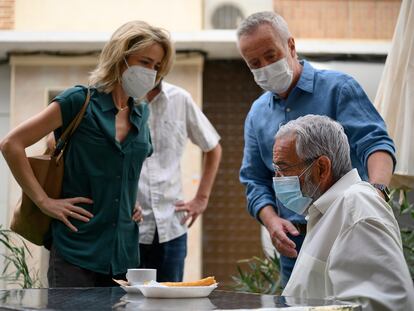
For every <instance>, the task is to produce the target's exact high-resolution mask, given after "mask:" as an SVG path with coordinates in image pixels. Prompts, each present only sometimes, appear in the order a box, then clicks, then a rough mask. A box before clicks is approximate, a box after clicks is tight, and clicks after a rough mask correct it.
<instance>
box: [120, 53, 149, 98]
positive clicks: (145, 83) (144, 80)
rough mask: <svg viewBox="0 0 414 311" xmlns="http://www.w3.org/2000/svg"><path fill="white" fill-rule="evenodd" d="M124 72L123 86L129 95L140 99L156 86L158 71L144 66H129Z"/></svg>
mask: <svg viewBox="0 0 414 311" xmlns="http://www.w3.org/2000/svg"><path fill="white" fill-rule="evenodd" d="M124 61H125V64H126V65H127V67H128V68H127V69H126V70H125V71H124V73H123V74H122V88H123V89H124V91H125V93H127V95H128V96H130V97H132V98H134V99H135V100H140V99H143V98H144V97H145V95H147V93H148V92H149V91H151V90H152V89H153V88H154V85H155V78H156V76H157V72H156V71H155V70H152V69H148V68H145V67H142V66H136V65H134V66H129V65H128V63H127V61H126V60H125V58H124Z"/></svg>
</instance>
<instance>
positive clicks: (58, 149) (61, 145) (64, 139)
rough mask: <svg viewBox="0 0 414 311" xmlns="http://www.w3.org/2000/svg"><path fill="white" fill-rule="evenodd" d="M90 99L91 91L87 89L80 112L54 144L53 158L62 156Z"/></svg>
mask: <svg viewBox="0 0 414 311" xmlns="http://www.w3.org/2000/svg"><path fill="white" fill-rule="evenodd" d="M90 98H91V90H90V89H89V87H88V90H87V94H86V98H85V102H84V103H83V106H82V108H81V110H80V111H79V112H78V114H77V115H76V117H75V118H74V119H73V120H72V122H70V124H69V125H68V127H67V128H66V129H65V131H64V132H63V133H62V135H61V136H60V137H59V139H58V141H57V142H56V146H55V150H53V152H52V154H53V156H55V157H59V158H60V157H61V156H62V155H63V152H64V151H65V148H66V145H67V143H68V142H69V139H70V137H71V136H72V135H73V133H74V132H75V130H76V129H77V127H78V126H79V124H80V123H81V121H82V118H83V115H84V114H85V111H86V108H87V107H88V104H89V100H90Z"/></svg>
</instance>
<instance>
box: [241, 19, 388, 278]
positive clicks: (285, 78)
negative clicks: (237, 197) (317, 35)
mask: <svg viewBox="0 0 414 311" xmlns="http://www.w3.org/2000/svg"><path fill="white" fill-rule="evenodd" d="M237 38H238V47H239V50H240V54H241V55H242V57H243V59H244V60H245V62H246V64H247V65H248V66H249V68H250V69H251V71H252V73H253V76H254V79H255V81H256V83H257V84H258V85H259V86H260V87H262V88H263V89H264V90H265V91H266V92H265V93H264V94H263V95H262V96H260V97H259V98H258V99H257V100H256V101H255V102H254V103H253V105H252V107H251V109H250V112H249V114H248V115H247V118H246V121H245V129H244V140H245V146H244V156H243V163H242V167H241V170H240V181H241V182H242V183H243V184H244V185H245V186H246V195H247V201H248V210H249V212H250V214H251V215H252V216H253V217H255V218H257V219H258V220H259V221H260V222H261V223H262V224H263V225H264V226H265V227H266V229H267V230H268V231H269V234H270V236H271V238H272V243H273V245H274V246H275V247H276V249H277V250H278V251H279V253H280V255H281V257H280V263H281V276H282V285H285V284H286V283H287V281H288V280H289V277H290V273H291V271H292V269H293V266H294V263H295V260H296V257H297V254H298V251H299V249H300V246H301V245H302V242H303V240H304V237H305V234H306V221H305V218H304V217H303V216H301V215H298V214H295V213H293V212H291V211H289V210H288V209H286V208H285V207H284V206H283V205H282V204H281V203H280V202H279V201H278V200H277V198H276V197H275V193H274V190H273V187H272V177H273V176H274V171H273V167H272V146H273V144H274V137H275V134H276V133H277V131H278V129H279V127H280V126H281V125H283V124H285V123H287V122H289V121H290V120H293V119H296V118H298V117H300V116H303V115H306V114H319V115H326V116H329V117H330V118H332V119H334V120H336V121H338V122H340V123H341V124H342V126H343V127H344V129H345V133H346V135H347V137H348V140H349V144H350V147H351V160H352V165H353V167H355V168H357V169H358V172H359V174H360V176H361V177H362V178H363V179H364V180H367V181H369V182H371V183H372V184H373V185H374V186H375V187H376V188H378V190H379V191H380V192H381V193H382V194H383V195H384V191H385V188H386V186H387V185H388V184H389V182H390V179H391V175H392V172H393V166H394V165H395V156H394V152H395V148H394V144H393V141H392V140H391V139H390V137H389V136H388V134H387V130H386V126H385V123H384V121H383V119H382V118H381V116H380V115H379V114H378V112H377V111H376V110H375V108H374V106H373V105H372V103H371V102H370V100H369V99H368V97H367V95H366V94H365V93H364V91H363V90H362V88H361V86H360V85H359V84H358V83H357V82H356V81H355V80H354V79H353V78H352V77H350V76H348V75H346V74H343V73H340V72H335V71H328V70H317V69H315V68H313V67H312V66H311V65H310V64H309V63H308V62H306V61H299V60H298V58H297V54H296V48H295V40H294V38H293V37H292V35H291V34H290V32H289V29H288V26H287V24H286V22H285V21H284V19H283V18H282V17H281V16H280V15H278V14H276V13H274V12H260V13H255V14H253V15H251V16H249V17H248V18H247V19H245V20H244V21H243V22H242V23H241V24H240V26H239V28H238V30H237ZM282 166H283V164H282ZM283 169H284V170H289V167H283Z"/></svg>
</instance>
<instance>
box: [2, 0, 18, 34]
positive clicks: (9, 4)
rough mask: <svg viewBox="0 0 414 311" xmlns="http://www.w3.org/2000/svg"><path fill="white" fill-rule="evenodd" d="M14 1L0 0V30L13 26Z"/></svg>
mask: <svg viewBox="0 0 414 311" xmlns="http://www.w3.org/2000/svg"><path fill="white" fill-rule="evenodd" d="M14 1H15V0H0V30H7V29H13V28H14Z"/></svg>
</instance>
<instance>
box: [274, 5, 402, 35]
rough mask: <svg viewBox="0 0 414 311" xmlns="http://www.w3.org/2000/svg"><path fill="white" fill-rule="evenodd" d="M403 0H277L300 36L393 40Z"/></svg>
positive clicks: (278, 10) (286, 17)
mask: <svg viewBox="0 0 414 311" xmlns="http://www.w3.org/2000/svg"><path fill="white" fill-rule="evenodd" d="M400 6H401V0H273V7H274V10H275V11H276V12H278V13H279V14H280V15H282V16H283V17H284V18H285V19H286V21H287V23H288V24H289V28H290V31H291V32H292V34H293V36H294V37H296V38H339V39H391V38H392V35H393V33H394V27H395V24H396V22H397V18H398V13H399V10H400Z"/></svg>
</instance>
